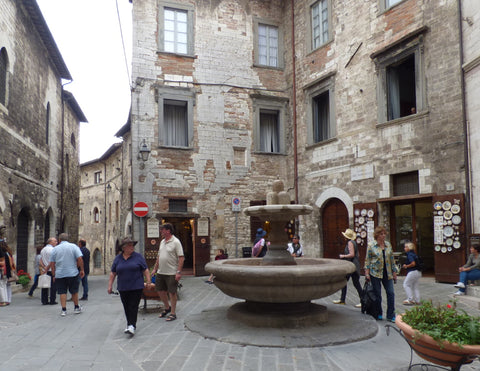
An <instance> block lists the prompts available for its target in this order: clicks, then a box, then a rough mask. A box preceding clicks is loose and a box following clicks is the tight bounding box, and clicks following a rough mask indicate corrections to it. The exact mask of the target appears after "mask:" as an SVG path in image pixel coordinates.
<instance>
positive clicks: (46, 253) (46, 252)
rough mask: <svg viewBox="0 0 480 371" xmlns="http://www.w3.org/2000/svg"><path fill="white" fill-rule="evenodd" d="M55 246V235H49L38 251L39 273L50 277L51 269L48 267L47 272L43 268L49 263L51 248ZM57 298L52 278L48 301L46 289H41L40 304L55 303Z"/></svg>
mask: <svg viewBox="0 0 480 371" xmlns="http://www.w3.org/2000/svg"><path fill="white" fill-rule="evenodd" d="M55 246H57V239H56V238H55V237H50V238H49V239H48V240H47V244H46V245H45V247H44V248H43V249H42V251H41V252H40V262H39V263H40V274H44V273H47V274H48V275H49V276H50V277H52V270H51V269H49V270H48V272H45V268H46V267H47V266H48V265H49V264H50V256H51V255H52V251H53V248H54V247H55ZM56 298H57V288H56V285H55V282H54V281H53V280H52V283H51V285H50V301H48V289H42V305H47V304H51V305H55V304H58V303H57V302H56Z"/></svg>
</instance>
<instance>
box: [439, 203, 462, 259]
mask: <svg viewBox="0 0 480 371" xmlns="http://www.w3.org/2000/svg"><path fill="white" fill-rule="evenodd" d="M460 211H461V206H460V200H456V199H455V200H454V201H453V203H452V202H451V201H448V200H446V201H437V202H435V203H434V204H433V225H434V249H435V251H436V252H440V253H443V254H446V253H448V252H451V251H455V250H458V249H460V248H461V247H462V243H461V241H460V236H461V230H460V228H461V225H462V217H461V216H460Z"/></svg>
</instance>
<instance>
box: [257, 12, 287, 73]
mask: <svg viewBox="0 0 480 371" xmlns="http://www.w3.org/2000/svg"><path fill="white" fill-rule="evenodd" d="M282 35H283V34H282V29H281V28H280V27H279V26H278V25H276V24H272V23H268V22H265V21H264V20H257V19H255V20H254V40H256V41H255V46H254V49H255V50H254V55H255V64H256V65H258V66H266V67H283V58H282V56H283V37H282Z"/></svg>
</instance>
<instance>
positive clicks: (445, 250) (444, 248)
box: [442, 246, 447, 254]
mask: <svg viewBox="0 0 480 371" xmlns="http://www.w3.org/2000/svg"><path fill="white" fill-rule="evenodd" d="M442 252H443V253H444V254H445V253H446V252H447V248H446V247H445V246H443V247H442Z"/></svg>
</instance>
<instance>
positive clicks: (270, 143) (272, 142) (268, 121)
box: [260, 113, 279, 153]
mask: <svg viewBox="0 0 480 371" xmlns="http://www.w3.org/2000/svg"><path fill="white" fill-rule="evenodd" d="M277 121H278V120H277V114H272V113H261V114H260V151H262V152H274V153H277V152H279V148H278V122H277Z"/></svg>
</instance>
